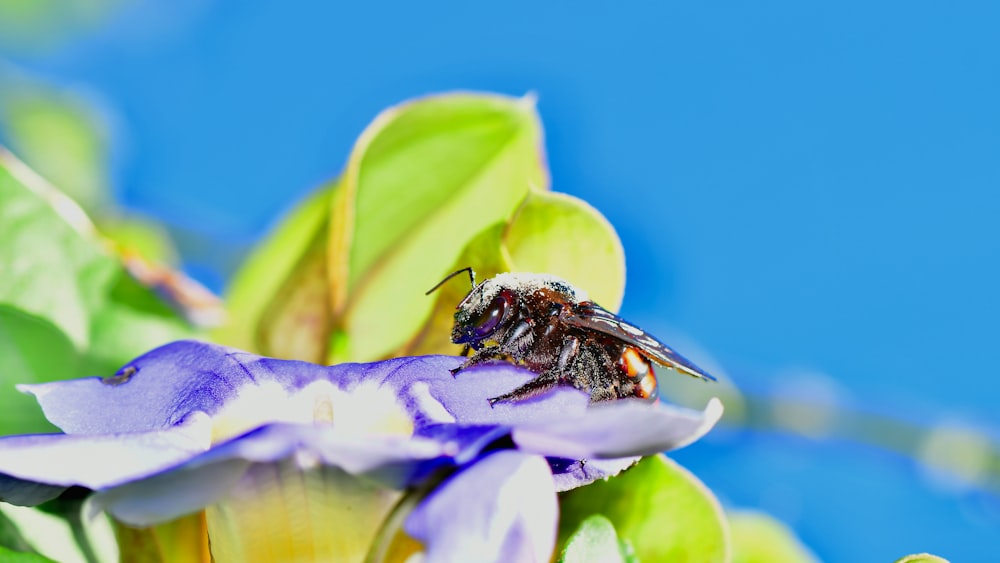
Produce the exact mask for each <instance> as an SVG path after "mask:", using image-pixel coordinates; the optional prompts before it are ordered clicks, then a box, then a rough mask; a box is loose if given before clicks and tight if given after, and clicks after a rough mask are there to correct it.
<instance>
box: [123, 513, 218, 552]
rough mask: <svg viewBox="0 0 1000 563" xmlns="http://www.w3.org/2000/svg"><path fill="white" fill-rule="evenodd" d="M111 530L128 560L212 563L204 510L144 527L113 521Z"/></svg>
mask: <svg viewBox="0 0 1000 563" xmlns="http://www.w3.org/2000/svg"><path fill="white" fill-rule="evenodd" d="M114 531H115V535H116V537H117V540H118V545H119V546H120V549H121V551H122V552H124V553H127V554H128V556H129V558H128V559H127V560H128V561H137V562H138V561H141V562H143V563H172V562H174V561H182V562H184V563H201V562H205V563H208V562H210V561H212V560H213V559H212V555H211V553H210V551H209V545H208V529H207V524H206V521H205V512H204V511H201V512H195V513H193V514H188V515H187V516H181V517H180V518H177V519H175V520H170V521H169V522H163V523H161V524H157V525H156V526H150V527H147V528H132V527H130V526H126V525H125V524H122V523H121V522H115V523H114Z"/></svg>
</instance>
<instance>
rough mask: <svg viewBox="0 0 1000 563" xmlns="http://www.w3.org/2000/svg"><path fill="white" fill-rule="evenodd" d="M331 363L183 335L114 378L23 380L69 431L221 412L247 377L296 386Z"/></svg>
mask: <svg viewBox="0 0 1000 563" xmlns="http://www.w3.org/2000/svg"><path fill="white" fill-rule="evenodd" d="M328 369H329V368H326V367H323V366H318V365H314V364H310V363H306V362H294V361H280V360H270V359H268V358H261V357H260V356H255V355H253V354H248V353H246V352H241V351H239V350H235V349H232V348H226V347H223V346H217V345H215V344H207V343H204V342H195V341H181V342H174V343H171V344H167V345H165V346H161V347H160V348H157V349H155V350H153V351H151V352H148V353H146V354H144V355H142V356H140V357H138V358H136V359H135V360H134V361H132V362H130V363H129V364H128V365H126V366H125V367H123V368H122V369H121V370H119V373H118V375H117V376H115V377H114V378H107V379H101V378H96V377H89V378H84V379H73V380H67V381H57V382H52V383H43V384H39V385H21V386H18V388H19V389H20V390H22V391H25V392H28V393H31V394H33V395H35V397H37V399H38V402H39V404H40V405H41V406H42V410H43V411H44V412H45V417H46V418H48V419H49V421H50V422H52V423H53V424H55V425H56V426H58V427H59V428H60V429H62V430H63V432H66V433H67V434H108V433H114V432H144V431H149V430H161V429H165V428H169V427H171V426H173V425H175V424H177V423H179V422H181V421H182V420H184V419H185V418H186V417H187V416H188V415H189V414H191V413H192V412H196V411H201V412H204V413H206V414H209V415H211V414H214V413H215V412H217V411H218V410H219V409H220V408H221V407H222V406H223V405H224V404H225V402H226V401H227V400H228V399H231V398H233V397H235V396H236V395H237V393H238V392H239V389H240V388H241V387H243V386H245V385H248V384H253V383H261V382H264V381H277V382H279V383H282V384H284V385H286V386H288V387H292V386H294V385H296V384H301V382H302V381H307V382H308V381H312V380H314V379H318V378H321V377H323V376H324V375H325V373H326V372H327V371H328Z"/></svg>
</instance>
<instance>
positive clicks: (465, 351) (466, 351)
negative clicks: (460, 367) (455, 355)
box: [461, 344, 472, 357]
mask: <svg viewBox="0 0 1000 563" xmlns="http://www.w3.org/2000/svg"><path fill="white" fill-rule="evenodd" d="M471 350H472V346H469V345H468V344H466V345H465V346H463V347H462V354H461V355H462V356H463V357H465V356H468V355H469V352H470V351H471Z"/></svg>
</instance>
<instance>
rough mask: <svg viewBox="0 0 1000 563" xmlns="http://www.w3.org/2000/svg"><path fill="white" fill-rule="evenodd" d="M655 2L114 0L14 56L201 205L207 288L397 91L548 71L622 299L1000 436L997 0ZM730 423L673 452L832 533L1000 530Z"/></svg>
mask: <svg viewBox="0 0 1000 563" xmlns="http://www.w3.org/2000/svg"><path fill="white" fill-rule="evenodd" d="M651 4H652V3H649V5H647V4H645V3H629V2H619V3H615V4H611V3H607V4H598V3H586V2H583V3H581V2H549V3H536V2H520V1H511V2H505V3H481V2H462V3H460V2H453V3H449V2H440V1H433V0H429V1H424V2H419V3H417V2H414V3H407V4H406V5H404V4H403V3H398V4H397V3H392V2H354V3H349V4H348V3H341V2H336V3H335V2H312V3H309V2H287V3H284V2H283V3H279V2H250V1H246V2H237V1H221V2H208V1H196V0H179V1H174V2H168V1H166V0H161V1H141V2H120V6H117V7H116V8H115V9H113V10H112V11H111V12H110V15H108V16H107V17H106V18H105V19H102V20H101V21H100V23H99V24H94V25H91V26H90V27H88V28H87V29H83V26H77V27H76V28H74V27H73V26H72V25H67V26H64V27H68V28H69V31H66V30H65V29H63V30H62V32H61V33H62V35H61V36H60V37H61V38H60V39H59V40H58V41H56V40H53V41H52V42H50V43H49V44H44V45H39V44H36V45H33V46H32V47H30V48H28V47H25V46H24V45H23V43H16V42H14V41H7V42H0V45H3V47H2V48H3V51H2V52H0V56H2V59H0V63H2V61H6V63H2V64H4V65H5V68H7V69H8V70H10V69H14V70H15V71H16V72H18V73H26V74H27V75H30V76H32V77H33V78H35V79H38V80H41V81H46V82H49V83H53V84H56V85H59V86H62V87H71V88H74V89H77V90H78V91H79V92H82V93H83V94H84V95H85V96H86V97H87V99H89V100H90V101H91V102H93V103H94V104H95V105H96V107H99V108H100V111H101V112H102V115H103V116H104V119H106V120H107V123H108V124H109V126H110V127H111V162H112V166H113V168H112V171H113V180H114V185H115V189H116V192H117V194H118V196H119V199H120V201H122V202H123V203H124V204H125V205H126V206H128V207H129V208H130V209H132V210H136V211H139V212H142V213H145V214H148V215H150V216H153V217H155V218H157V219H159V220H162V221H165V222H166V223H167V224H169V225H171V226H172V227H173V228H175V229H176V230H178V231H179V232H182V233H185V235H184V236H185V238H184V240H187V241H188V242H187V243H186V246H185V247H184V248H183V250H184V251H185V253H186V256H187V257H188V263H187V266H188V268H189V270H190V271H191V272H192V273H193V274H194V275H196V276H197V277H199V278H201V279H202V280H204V281H206V283H208V284H210V285H212V286H213V287H215V288H220V287H221V286H222V285H223V283H224V279H225V276H226V275H227V269H228V268H229V267H231V264H232V257H231V256H230V255H229V254H228V253H231V251H232V250H233V249H239V248H246V246H247V245H249V244H251V243H252V241H253V240H255V239H256V238H258V237H260V236H261V235H262V234H263V233H264V232H265V230H266V228H267V226H268V225H269V224H270V223H271V222H272V221H274V220H275V219H276V218H277V217H278V216H279V214H280V212H281V211H283V210H286V209H288V208H289V206H290V205H292V204H293V203H294V202H295V201H296V200H297V199H299V198H300V197H302V196H303V195H305V194H306V193H308V191H309V190H310V188H312V187H315V186H317V185H318V184H319V183H321V182H323V181H324V180H327V179H329V178H330V177H332V176H334V175H336V174H337V173H338V172H339V170H340V168H341V167H342V165H343V163H344V161H345V159H346V156H347V154H348V151H349V149H350V147H351V145H352V143H353V141H354V139H355V138H356V137H357V135H358V134H359V133H360V132H361V130H362V129H363V128H364V126H365V125H366V124H367V123H368V122H369V121H370V120H371V118H372V117H374V116H375V115H376V114H377V113H378V112H379V111H380V110H381V109H383V108H385V107H386V106H389V105H392V104H395V103H398V102H399V101H402V100H404V99H406V98H409V97H412V96H417V95H422V94H426V93H431V92H439V91H445V90H451V89H475V90H490V91H499V92H504V93H508V94H514V95H519V94H523V93H525V92H528V91H533V92H536V93H537V95H538V98H539V109H540V112H541V115H542V118H543V121H544V124H545V127H546V135H547V150H548V153H549V160H550V166H551V170H552V178H553V189H555V190H558V191H564V192H568V193H571V194H574V195H577V196H579V197H582V198H584V199H586V200H588V201H589V202H590V203H592V204H593V205H594V206H595V207H597V208H598V209H599V210H601V211H602V212H603V213H604V214H605V215H606V216H607V217H608V218H609V219H610V220H611V222H612V223H613V224H614V225H615V226H616V228H617V229H618V231H619V233H620V234H621V236H622V239H623V241H624V244H625V248H626V254H627V257H628V268H629V275H628V288H627V292H626V297H625V303H624V306H623V311H622V312H623V315H624V316H625V317H627V318H630V319H632V320H635V321H636V322H637V323H638V324H640V325H642V326H644V327H646V328H648V329H650V330H651V332H654V333H657V334H662V335H664V336H667V337H671V336H672V337H673V339H672V340H670V341H672V342H678V341H679V342H684V343H686V344H687V345H689V346H690V347H691V349H693V350H694V351H696V353H694V354H690V355H691V356H694V357H696V358H703V359H704V361H707V362H710V363H712V364H714V365H718V366H721V369H722V370H723V371H724V372H725V373H727V374H728V375H729V376H730V377H731V378H732V379H733V380H734V381H735V382H736V383H737V385H738V386H739V387H740V388H742V389H745V390H748V391H750V392H751V393H755V394H759V395H763V396H773V395H775V394H778V395H780V394H782V393H793V394H794V393H797V392H799V391H801V390H802V389H806V391H805V392H804V393H805V394H806V399H808V400H828V399H830V398H831V397H834V398H835V399H837V400H838V401H839V402H840V403H839V404H842V405H848V406H850V407H851V408H856V409H860V410H863V411H865V412H872V413H882V414H889V415H893V416H896V417H899V418H903V419H905V420H908V421H910V422H912V423H915V424H920V425H926V426H929V427H933V426H935V425H938V424H942V423H951V424H957V425H959V426H971V427H975V428H978V429H980V431H981V432H984V433H986V435H987V436H991V437H992V438H993V440H994V443H995V440H996V439H997V437H998V436H997V433H996V428H998V427H1000V415H998V414H997V407H996V406H997V404H998V403H1000V368H998V367H997V360H996V350H997V349H998V340H1000V329H998V323H997V319H998V318H1000V297H998V296H997V294H998V290H1000V226H998V225H1000V158H998V157H1000V103H998V100H1000V35H998V33H997V25H998V22H1000V4H997V3H993V2H956V3H948V4H945V3H939V2H920V1H915V2H914V1H910V2H881V3H877V4H876V3H871V2H857V1H845V2H838V3H833V4H831V3H805V2H791V1H778V0H773V1H763V2H753V3H737V2H729V3H703V2H702V3H696V2H685V3H676V2H675V3H660V4H661V5H660V6H658V7H654V6H652V5H651ZM0 76H2V75H0ZM0 87H2V84H0ZM184 240H182V242H184ZM204 240H213V241H215V243H214V244H213V245H205V244H204V243H203V241H204ZM192 241H194V242H192ZM668 340H669V338H668ZM678 346H679V347H680V345H679V344H678ZM682 349H683V348H682ZM803 382H805V383H803ZM810 382H811V383H810ZM816 382H820V383H819V384H818V387H817V386H816V385H813V383H816ZM817 388H819V389H821V392H817V391H815V390H816V389H817ZM789 389H791V390H792V391H789ZM809 389H812V390H813V391H809ZM810 393H812V394H810ZM817 393H818V395H817ZM722 434H723V435H721V436H720V437H717V438H715V439H714V440H713V441H709V442H708V443H706V444H704V445H699V446H696V447H694V448H691V449H689V450H688V451H685V452H681V453H679V454H678V458H679V459H681V460H682V462H684V463H685V464H687V465H688V466H689V467H691V468H692V469H693V471H694V472H695V473H696V474H698V475H699V476H701V477H702V478H703V479H705V480H706V482H707V483H708V484H709V485H710V486H711V487H712V488H713V489H715V490H716V491H717V492H718V493H719V494H720V496H721V497H722V498H723V499H724V500H726V501H727V502H729V503H731V504H734V505H738V506H749V507H760V508H764V509H766V510H769V511H771V512H773V513H775V514H777V515H778V516H780V517H782V518H784V519H786V520H787V521H789V522H790V523H791V524H792V525H793V526H794V527H795V529H796V530H797V531H798V532H799V533H800V534H801V536H802V537H803V539H804V540H805V542H806V543H808V544H809V545H810V546H812V547H813V548H814V549H815V550H816V551H817V553H819V554H820V555H821V556H823V557H824V558H826V559H828V560H831V561H861V560H866V561H879V560H881V561H889V560H892V559H894V558H895V557H898V556H901V555H903V554H905V553H908V552H918V551H924V550H928V551H936V552H939V553H940V554H941V555H944V556H949V557H951V558H953V560H955V561H988V560H992V558H993V557H991V556H995V555H994V554H992V553H991V552H990V548H992V549H993V550H995V549H996V548H997V541H996V538H997V537H1000V503H998V501H997V498H996V496H995V495H994V494H992V493H986V492H983V491H982V490H981V489H980V488H977V487H975V486H973V487H972V488H969V487H966V486H963V485H962V484H961V483H956V482H954V481H953V480H949V479H940V478H928V477H927V474H926V471H925V470H924V469H922V468H921V467H920V466H919V465H918V464H915V463H913V462H912V461H911V460H910V459H909V457H907V456H904V455H900V454H898V453H889V452H886V451H884V450H882V449H879V448H874V447H871V446H868V445H863V444H857V443H853V442H850V441H845V440H837V439H832V440H813V439H808V438H803V437H796V436H788V435H784V434H770V433H767V434H761V433H746V432H729V433H722ZM911 446H912V447H911V450H912V451H913V452H919V451H922V450H921V447H922V446H921V445H920V444H915V445H911ZM993 471H994V475H995V473H996V471H997V470H996V469H995V468H994V470H993ZM992 479H993V481H992V482H993V486H994V487H995V486H996V477H995V476H994V477H992ZM979 482H980V483H981V482H982V480H980V481H979ZM995 490H996V489H994V491H995Z"/></svg>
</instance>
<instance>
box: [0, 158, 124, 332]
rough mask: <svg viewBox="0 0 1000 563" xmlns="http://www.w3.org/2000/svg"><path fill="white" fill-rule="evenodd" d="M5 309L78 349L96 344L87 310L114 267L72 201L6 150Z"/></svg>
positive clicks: (1, 183)
mask: <svg viewBox="0 0 1000 563" xmlns="http://www.w3.org/2000/svg"><path fill="white" fill-rule="evenodd" d="M0 202H3V204H2V205H0V241H3V244H0V270H2V271H3V272H4V275H3V276H0V303H6V304H10V305H13V306H16V307H17V308H19V309H21V310H23V311H25V312H27V313H31V314H33V315H35V316H37V317H39V318H42V319H45V320H47V321H49V322H51V323H52V324H53V325H55V326H56V327H58V328H59V330H61V331H62V332H63V333H64V334H66V336H67V337H69V339H70V341H72V342H73V344H74V345H75V346H76V347H77V348H81V349H82V348H86V347H87V346H88V344H89V341H90V327H89V318H88V309H90V308H91V307H92V303H93V302H94V301H96V300H97V299H98V296H99V291H98V286H99V285H100V284H101V283H102V282H104V281H105V280H106V278H107V276H109V275H110V274H111V273H112V270H113V268H114V261H113V260H112V259H111V257H110V256H109V255H108V254H106V253H105V252H103V251H102V250H101V248H100V246H99V243H98V238H97V232H96V231H95V230H94V227H93V225H92V224H91V223H90V221H89V220H88V219H87V217H86V216H85V215H84V214H83V212H82V211H81V210H80V208H79V207H77V206H76V205H75V204H74V203H73V202H72V201H71V200H70V199H69V198H67V197H66V196H64V195H62V194H60V193H59V192H57V191H56V190H55V189H53V188H51V187H50V186H48V184H46V183H45V182H44V181H43V180H41V178H39V177H37V176H36V175H34V173H32V172H31V171H30V170H28V168H27V167H25V166H24V165H23V164H21V163H20V162H18V161H17V160H15V159H14V157H13V156H12V155H10V153H6V152H3V151H2V150H0Z"/></svg>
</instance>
